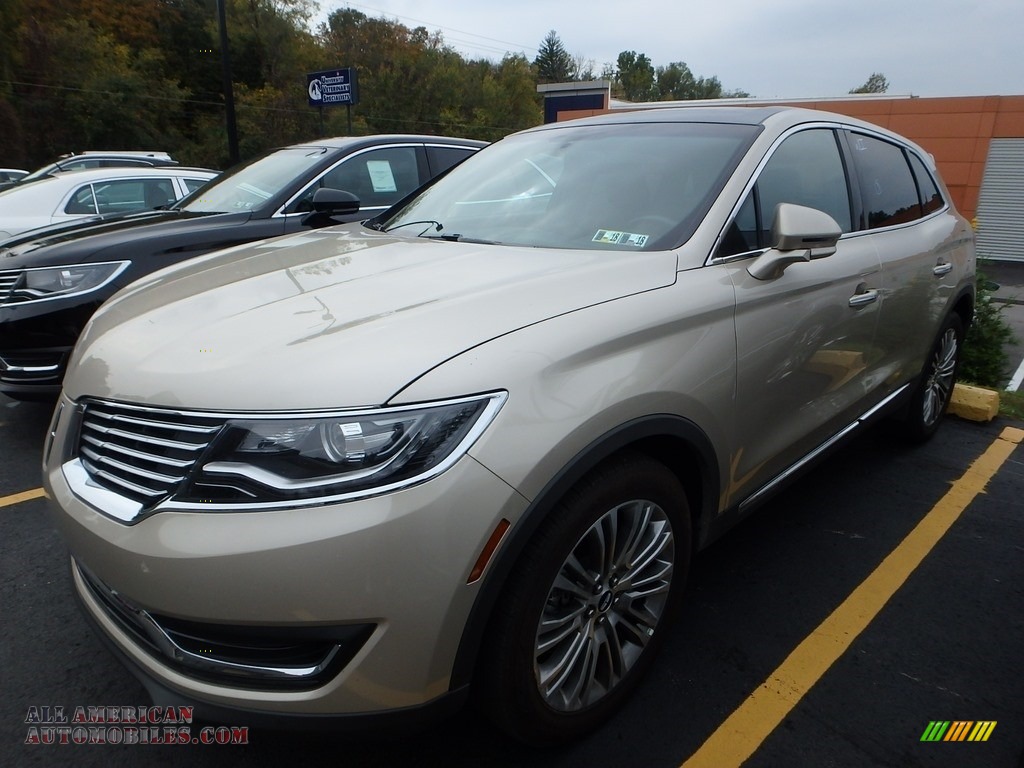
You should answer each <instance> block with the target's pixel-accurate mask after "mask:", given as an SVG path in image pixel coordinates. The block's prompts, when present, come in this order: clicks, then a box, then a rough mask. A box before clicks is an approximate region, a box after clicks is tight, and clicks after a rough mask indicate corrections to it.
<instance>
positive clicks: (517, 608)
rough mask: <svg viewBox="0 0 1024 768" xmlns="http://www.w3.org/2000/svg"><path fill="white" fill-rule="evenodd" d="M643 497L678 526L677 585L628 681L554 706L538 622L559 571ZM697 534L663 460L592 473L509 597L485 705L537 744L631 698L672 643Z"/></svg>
mask: <svg viewBox="0 0 1024 768" xmlns="http://www.w3.org/2000/svg"><path fill="white" fill-rule="evenodd" d="M636 499H644V500H649V501H653V502H654V503H656V504H657V505H658V506H660V507H661V508H662V509H663V510H664V511H665V513H666V515H667V516H668V519H669V521H670V524H671V526H672V535H673V545H674V555H675V562H674V563H673V575H672V586H671V589H670V592H669V596H668V599H667V601H666V604H665V608H664V611H663V612H662V616H661V619H660V621H659V623H658V627H657V630H656V631H655V633H654V635H652V637H651V640H650V642H649V643H648V644H647V646H646V647H645V648H644V651H643V653H642V654H641V656H640V658H639V659H638V660H637V661H636V662H635V663H634V665H633V667H632V668H631V669H630V670H629V672H628V673H627V674H626V676H625V677H624V679H623V680H622V681H621V682H620V683H619V684H618V685H617V686H616V687H615V688H614V689H613V690H612V691H611V692H609V693H608V694H607V695H606V696H605V697H604V698H603V699H601V701H599V702H597V703H595V704H593V705H591V706H590V707H587V708H586V709H583V710H579V711H576V712H571V713H565V712H559V711H557V710H554V709H553V708H551V707H550V706H549V705H548V704H547V703H546V702H545V701H544V700H543V698H542V696H541V694H540V692H539V691H538V690H537V685H536V679H535V676H534V651H535V644H536V632H537V626H538V623H539V621H540V616H541V613H542V611H543V608H544V604H545V602H546V600H547V597H548V594H549V592H550V590H551V587H552V585H553V583H554V580H555V577H556V575H557V574H558V571H559V570H560V568H561V567H562V564H563V563H564V562H565V560H566V558H567V557H568V556H569V553H570V552H571V551H572V550H573V548H574V547H575V546H576V544H577V542H578V541H579V539H580V537H581V536H582V535H583V534H584V533H585V532H586V531H587V530H588V529H589V528H590V527H591V526H592V525H593V524H594V523H595V522H596V521H597V520H598V519H599V518H600V517H601V516H602V515H604V514H605V513H606V512H608V511H609V510H611V509H613V508H615V507H616V506H618V505H620V504H622V503H624V502H627V501H633V500H636ZM691 542H692V533H691V520H690V514H689V508H688V505H687V501H686V496H685V492H684V490H683V487H682V485H681V484H680V483H679V481H678V479H677V478H676V477H675V476H674V475H673V474H672V473H671V472H670V471H669V470H668V469H667V468H665V467H664V466H663V465H661V464H659V463H657V462H655V461H653V460H651V459H648V458H646V457H643V456H634V455H630V456H627V457H622V458H618V459H614V460H612V461H610V462H606V463H605V464H603V465H601V466H600V467H598V468H597V469H595V470H594V471H592V472H591V473H590V474H588V475H587V476H586V477H585V478H584V479H583V480H582V481H580V483H578V484H577V485H576V486H575V487H574V488H573V489H572V490H571V491H570V492H569V493H568V494H566V496H565V497H564V498H563V499H562V500H561V501H560V503H559V504H558V505H557V507H556V508H555V510H554V511H553V512H552V514H551V515H550V516H549V518H548V519H547V520H546V521H545V522H544V523H543V524H542V525H541V526H540V528H539V529H538V531H537V532H536V534H534V536H533V538H532V539H531V541H530V544H529V545H528V546H527V549H526V551H525V552H524V554H523V556H522V557H521V559H520V562H519V563H518V564H517V566H516V568H515V569H514V571H513V573H512V575H511V576H510V578H509V582H508V584H507V585H506V588H505V590H504V592H503V594H502V597H501V600H500V602H499V606H498V608H497V609H496V612H495V614H496V615H495V617H494V620H493V622H492V631H491V632H490V633H489V640H488V648H486V649H485V654H484V657H485V659H486V661H485V675H484V676H485V681H486V682H485V685H484V690H485V706H486V707H487V709H488V710H489V711H490V712H491V715H492V718H493V719H494V720H496V721H497V723H498V724H499V726H500V727H502V728H503V729H504V730H505V731H506V732H508V733H510V734H511V735H513V736H514V737H516V738H517V739H519V740H521V741H524V742H527V743H531V744H535V745H546V746H547V745H553V744H558V743H564V742H566V741H570V740H572V739H575V738H579V737H580V736H582V735H583V734H585V733H587V732H589V731H591V730H593V729H594V728H596V727H597V726H599V725H600V724H601V723H603V722H604V721H605V720H606V719H607V718H608V717H610V716H611V714H612V713H613V712H614V711H615V710H616V709H617V708H618V707H619V706H620V705H621V703H622V702H623V700H624V699H625V698H626V697H628V696H629V694H630V693H631V692H632V690H633V689H634V688H635V687H636V685H637V684H638V683H639V681H640V679H641V678H642V677H643V674H644V672H645V671H646V669H647V668H648V667H649V666H650V664H651V662H652V660H653V658H654V657H655V656H656V655H657V650H658V648H659V647H660V645H661V643H662V642H663V641H664V637H665V635H666V631H667V629H668V627H669V626H670V624H671V621H672V618H673V616H674V615H675V614H676V613H677V612H678V607H679V603H680V599H681V597H682V593H683V589H684V586H685V581H686V574H687V571H688V569H689V563H690V556H691V549H692V543H691Z"/></svg>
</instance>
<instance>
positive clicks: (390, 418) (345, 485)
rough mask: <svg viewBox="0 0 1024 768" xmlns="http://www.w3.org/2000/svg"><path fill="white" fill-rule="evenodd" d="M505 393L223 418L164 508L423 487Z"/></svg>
mask: <svg viewBox="0 0 1024 768" xmlns="http://www.w3.org/2000/svg"><path fill="white" fill-rule="evenodd" d="M506 396H507V395H506V393H504V392H498V393H491V394H487V395H481V396H477V397H470V398H462V399H459V400H452V401H447V402H443V403H431V404H428V405H421V406H413V407H398V408H381V409H374V410H366V411H353V412H341V413H337V414H330V415H324V416H298V417H291V416H281V417H259V418H231V419H230V420H229V421H228V422H227V423H226V425H225V428H224V429H223V430H222V431H221V432H220V434H219V435H218V437H217V438H216V439H215V440H214V441H213V443H212V444H211V445H210V447H209V448H208V449H207V451H206V453H205V454H204V455H203V458H202V459H201V460H200V461H199V462H198V463H197V465H196V467H195V468H194V469H193V471H192V474H191V478H190V480H189V482H188V483H187V486H186V488H185V489H184V490H183V491H182V492H179V493H177V494H175V497H174V500H172V501H171V502H170V503H169V504H168V505H167V506H168V507H174V506H176V504H175V502H183V503H185V504H189V505H190V504H193V503H197V502H199V503H203V504H209V503H214V504H217V503H221V504H223V503H227V504H232V503H235V504H239V503H240V504H246V503H250V504H254V505H259V506H263V505H266V504H267V503H268V502H269V503H275V502H279V503H280V502H283V503H285V504H287V502H289V501H293V500H300V499H317V500H321V501H329V500H335V499H339V500H340V499H345V498H352V497H358V496H365V495H371V494H378V493H385V492H388V491H392V490H396V489H398V488H401V487H404V486H407V485H411V484H413V483H418V482H423V481H424V480H427V479H429V478H431V477H434V476H435V475H437V474H440V473H441V472H443V471H444V470H445V469H447V468H448V467H450V466H451V465H452V464H454V463H455V462H456V461H457V460H458V459H459V458H460V457H461V456H462V455H463V454H464V453H465V452H466V451H468V450H469V448H470V446H471V445H472V444H473V442H474V441H475V440H476V438H477V437H478V436H479V435H480V433H481V432H483V430H484V429H485V428H486V427H487V425H488V424H490V422H491V420H492V419H493V418H494V416H495V415H496V414H497V412H498V410H499V409H500V408H501V406H502V404H503V403H504V402H505V398H506Z"/></svg>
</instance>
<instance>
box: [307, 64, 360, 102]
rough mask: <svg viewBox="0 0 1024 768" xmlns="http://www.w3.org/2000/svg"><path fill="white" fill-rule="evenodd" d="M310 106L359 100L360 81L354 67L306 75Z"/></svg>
mask: <svg viewBox="0 0 1024 768" xmlns="http://www.w3.org/2000/svg"><path fill="white" fill-rule="evenodd" d="M306 93H307V94H309V106H311V107H331V106H335V105H337V104H356V103H358V102H359V83H358V82H357V80H356V71H355V69H354V68H352V67H349V68H347V69H329V70H325V71H324V72H311V73H309V74H307V75H306Z"/></svg>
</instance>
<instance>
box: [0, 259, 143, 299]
mask: <svg viewBox="0 0 1024 768" xmlns="http://www.w3.org/2000/svg"><path fill="white" fill-rule="evenodd" d="M130 263H131V262H128V261H108V262H102V263H98V264H68V265H66V266H59V267H40V268H39V269H26V270H25V271H24V272H22V273H21V274H20V275H19V276H18V279H17V280H16V281H15V282H14V285H13V286H11V291H10V293H9V294H8V295H7V298H6V299H5V300H4V302H3V303H4V304H23V303H25V302H27V301H42V300H44V299H56V298H64V297H66V296H74V295H76V294H81V293H88V292H89V291H95V290H96V289H97V288H102V287H103V286H104V285H106V284H107V283H109V282H110V281H111V280H113V279H114V278H115V277H117V276H118V275H119V274H121V272H123V271H124V269H125V268H126V267H127V266H128V265H129V264H130Z"/></svg>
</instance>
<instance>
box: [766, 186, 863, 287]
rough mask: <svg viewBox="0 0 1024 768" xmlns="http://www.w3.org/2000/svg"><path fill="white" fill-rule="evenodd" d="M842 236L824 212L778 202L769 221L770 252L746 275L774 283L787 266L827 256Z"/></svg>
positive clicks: (835, 224)
mask: <svg viewBox="0 0 1024 768" xmlns="http://www.w3.org/2000/svg"><path fill="white" fill-rule="evenodd" d="M842 234H843V230H842V228H841V227H840V226H839V224H837V223H836V220H835V219H833V218H832V217H831V216H829V215H828V214H827V213H825V212H824V211H819V210H818V209H817V208H807V207H805V206H803V205H793V204H792V203H779V204H778V205H777V206H776V207H775V220H774V221H773V222H772V249H771V250H770V251H768V252H767V253H765V254H763V255H761V256H758V257H757V258H756V259H754V261H753V263H752V264H751V265H750V266H749V267H747V272H749V273H750V276H751V277H753V278H754V279H756V280H774V279H776V278H778V277H781V276H782V273H783V272H785V271H786V267H788V266H789V265H790V264H795V263H797V262H800V261H811V260H812V259H823V258H825V257H826V256H831V255H832V254H833V253H835V252H836V243H837V242H839V237H840V236H841V235H842Z"/></svg>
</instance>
